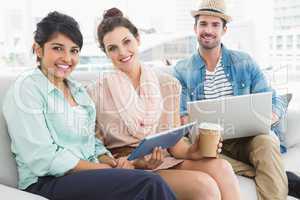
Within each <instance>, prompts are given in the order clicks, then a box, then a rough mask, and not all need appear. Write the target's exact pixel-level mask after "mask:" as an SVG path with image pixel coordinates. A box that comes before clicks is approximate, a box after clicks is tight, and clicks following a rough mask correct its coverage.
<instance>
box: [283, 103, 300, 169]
mask: <svg viewBox="0 0 300 200" xmlns="http://www.w3.org/2000/svg"><path fill="white" fill-rule="evenodd" d="M299 120H300V110H299V107H298V108H291V109H289V110H288V113H287V123H286V134H285V141H286V145H287V147H289V148H290V147H293V146H295V145H300V124H299V122H300V121H299ZM299 168H300V165H299Z"/></svg>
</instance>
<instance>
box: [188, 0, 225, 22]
mask: <svg viewBox="0 0 300 200" xmlns="http://www.w3.org/2000/svg"><path fill="white" fill-rule="evenodd" d="M191 14H192V16H193V17H196V16H198V15H209V16H215V17H220V18H222V19H224V20H225V21H226V22H230V21H231V17H230V16H229V15H227V14H226V5H225V1H224V0H200V4H199V7H198V9H197V10H193V11H191Z"/></svg>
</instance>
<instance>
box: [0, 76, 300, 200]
mask: <svg viewBox="0 0 300 200" xmlns="http://www.w3.org/2000/svg"><path fill="white" fill-rule="evenodd" d="M167 71H168V70H167ZM98 76H99V73H98V72H78V73H75V74H74V77H75V78H76V79H77V80H80V81H81V82H82V83H84V84H88V83H90V82H91V81H93V80H95V79H96V78H97V77H98ZM15 79H16V74H2V75H0V107H1V113H0V163H1V164H0V197H1V199H7V200H8V199H9V200H43V199H45V198H43V197H40V196H37V195H33V194H29V193H27V192H23V191H20V190H18V189H16V185H17V179H18V173H17V167H16V163H15V160H14V159H13V156H12V154H11V151H10V139H9V135H8V132H7V127H6V124H5V120H4V118H3V114H2V102H3V97H4V95H5V93H6V91H7V89H8V87H9V86H10V85H11V84H12V82H13V81H14V80H15ZM295 101H299V99H295V98H294V99H293V100H292V102H291V105H290V109H289V111H288V116H287V133H286V138H287V145H288V153H286V154H284V155H283V159H284V162H285V165H286V168H287V169H288V170H291V171H296V172H299V171H300V159H299V158H297V157H298V155H299V154H300V124H299V122H300V108H299V107H296V106H293V102H295ZM16 117H18V116H16ZM16 125H17V124H16ZM238 179H239V181H240V185H241V192H242V200H256V199H257V197H256V190H255V184H254V181H253V180H251V179H248V178H245V177H240V176H239V177H238ZM270 184H272V183H270ZM288 199H289V200H293V199H295V198H292V197H289V198H288ZM270 200H272V199H270Z"/></svg>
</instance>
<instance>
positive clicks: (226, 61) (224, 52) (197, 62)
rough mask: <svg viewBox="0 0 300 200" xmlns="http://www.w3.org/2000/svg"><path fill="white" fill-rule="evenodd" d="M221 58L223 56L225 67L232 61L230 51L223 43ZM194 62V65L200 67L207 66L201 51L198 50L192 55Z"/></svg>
mask: <svg viewBox="0 0 300 200" xmlns="http://www.w3.org/2000/svg"><path fill="white" fill-rule="evenodd" d="M221 54H222V55H221V58H222V61H221V63H222V65H223V66H224V67H225V66H229V65H230V62H229V51H228V49H227V48H226V47H225V46H224V45H223V44H221ZM192 62H193V65H192V66H195V67H197V68H198V67H200V68H203V67H205V62H204V60H203V58H202V57H201V56H200V54H199V51H198V50H197V51H196V52H195V53H194V54H193V55H192Z"/></svg>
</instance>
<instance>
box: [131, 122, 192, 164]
mask: <svg viewBox="0 0 300 200" xmlns="http://www.w3.org/2000/svg"><path fill="white" fill-rule="evenodd" d="M195 124H196V123H195V122H192V123H189V124H186V125H183V126H180V127H178V128H174V129H171V130H167V131H164V132H161V133H157V134H154V135H150V136H147V137H145V138H144V139H143V140H142V141H141V142H140V144H139V146H138V147H137V148H135V149H134V150H133V152H132V153H131V154H130V155H129V157H128V160H134V159H137V158H141V157H143V156H145V155H148V154H151V153H152V151H153V149H154V148H155V147H162V148H163V149H166V148H169V147H172V146H174V145H175V144H176V143H177V142H178V141H179V140H180V139H181V138H182V137H183V136H185V135H186V134H187V133H188V132H190V131H191V129H192V127H193V126H194V125H195Z"/></svg>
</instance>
